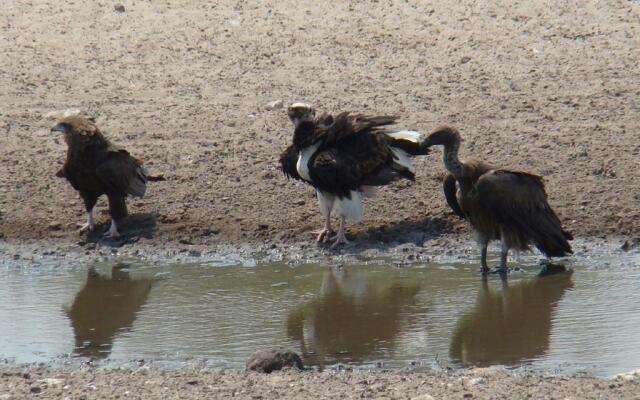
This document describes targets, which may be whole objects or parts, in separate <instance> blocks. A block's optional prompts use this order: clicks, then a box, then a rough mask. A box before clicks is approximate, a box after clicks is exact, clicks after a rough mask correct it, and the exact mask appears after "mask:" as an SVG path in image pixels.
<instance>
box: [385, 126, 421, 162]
mask: <svg viewBox="0 0 640 400" xmlns="http://www.w3.org/2000/svg"><path fill="white" fill-rule="evenodd" d="M385 135H386V137H387V141H388V142H389V145H390V146H391V147H395V148H399V149H402V150H403V151H405V152H406V153H407V154H409V155H411V156H421V155H426V154H428V153H429V150H428V149H427V148H426V147H425V146H423V145H422V140H420V132H417V131H396V132H385Z"/></svg>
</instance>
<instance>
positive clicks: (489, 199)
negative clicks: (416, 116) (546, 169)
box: [426, 127, 573, 277]
mask: <svg viewBox="0 0 640 400" xmlns="http://www.w3.org/2000/svg"><path fill="white" fill-rule="evenodd" d="M460 141H461V138H460V134H459V133H458V131H457V130H456V129H454V128H450V127H444V128H440V129H438V130H436V131H435V132H434V133H432V134H431V135H429V137H428V138H427V139H426V145H427V146H428V147H430V146H436V145H441V146H444V165H445V167H446V168H447V170H448V171H449V175H448V176H447V177H446V178H445V180H444V182H443V186H444V192H445V197H446V199H447V203H448V204H449V206H450V207H451V209H452V210H453V211H454V212H455V213H456V214H457V215H458V216H460V217H462V218H464V219H466V220H468V221H469V222H470V223H471V226H472V227H473V229H474V231H475V232H476V237H477V240H478V244H479V245H480V247H481V251H482V253H481V261H480V262H481V266H482V269H481V271H482V273H483V274H486V273H488V271H489V268H488V267H487V245H488V244H489V241H491V240H500V242H501V245H502V248H501V252H500V268H499V269H498V270H497V272H499V273H500V274H501V275H502V276H503V277H505V276H506V272H507V269H506V267H507V254H508V252H509V249H514V250H517V251H526V250H530V247H531V245H532V244H533V245H534V246H535V247H537V248H538V250H540V251H541V252H542V253H543V254H544V255H545V256H547V257H564V256H566V255H568V254H571V253H572V250H571V245H570V244H569V242H568V241H569V240H572V239H573V237H572V236H571V234H570V233H569V232H567V231H565V230H564V229H563V228H562V224H561V223H560V219H559V218H558V216H557V215H556V213H555V212H554V211H553V209H552V208H551V206H550V205H549V203H548V202H547V193H546V191H545V188H544V183H543V182H542V178H541V177H540V176H538V175H533V174H529V173H526V172H519V171H510V170H506V169H497V168H493V167H491V166H489V165H487V164H485V163H482V162H479V161H466V162H462V161H460V160H459V159H458V150H459V148H460Z"/></svg>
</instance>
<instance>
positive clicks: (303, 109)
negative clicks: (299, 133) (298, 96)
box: [287, 103, 316, 126]
mask: <svg viewBox="0 0 640 400" xmlns="http://www.w3.org/2000/svg"><path fill="white" fill-rule="evenodd" d="M287 115H288V116H289V119H290V120H291V122H293V125H295V126H298V125H299V124H300V123H301V122H303V121H313V119H314V118H315V116H316V110H314V108H313V107H311V105H309V104H306V103H293V104H291V105H290V106H289V107H288V108H287Z"/></svg>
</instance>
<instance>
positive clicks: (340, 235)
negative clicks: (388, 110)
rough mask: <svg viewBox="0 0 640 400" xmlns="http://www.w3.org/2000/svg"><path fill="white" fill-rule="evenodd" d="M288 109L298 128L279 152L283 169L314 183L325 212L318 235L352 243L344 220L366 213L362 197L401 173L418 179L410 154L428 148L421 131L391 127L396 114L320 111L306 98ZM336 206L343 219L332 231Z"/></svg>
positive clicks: (319, 238) (320, 238)
mask: <svg viewBox="0 0 640 400" xmlns="http://www.w3.org/2000/svg"><path fill="white" fill-rule="evenodd" d="M287 114H288V117H289V119H290V120H291V122H292V123H293V125H294V133H293V140H292V143H291V145H290V146H289V147H287V148H286V149H285V150H284V151H283V152H282V154H281V156H280V167H281V170H282V171H283V172H284V174H285V175H286V176H287V177H288V178H292V179H297V180H301V181H304V182H306V183H308V184H310V185H311V186H313V187H314V188H315V189H316V193H317V197H318V202H319V206H320V210H321V212H322V214H323V215H324V226H323V228H322V229H321V230H320V232H319V234H318V237H317V241H318V242H324V241H327V240H332V241H333V244H332V245H331V247H332V248H335V247H336V246H338V245H340V244H346V243H348V241H347V238H346V234H345V233H346V227H345V225H346V220H347V219H349V220H352V221H355V222H359V221H360V220H361V219H362V217H363V213H364V207H363V204H362V201H363V198H364V197H371V196H373V195H374V194H375V187H376V186H384V185H387V184H389V183H391V182H393V181H395V180H398V179H407V180H410V181H414V180H415V168H414V166H413V164H412V162H411V157H412V156H417V155H425V154H427V149H426V147H425V146H424V145H423V143H422V140H421V136H420V133H419V132H416V131H410V130H394V129H390V128H388V126H389V125H392V124H394V123H395V122H396V120H397V117H394V116H368V115H364V114H358V113H350V112H342V113H340V114H338V115H336V116H332V115H329V114H326V113H324V114H322V115H320V116H319V117H316V113H315V109H314V108H313V107H312V106H311V105H309V104H306V103H294V104H292V105H290V106H289V107H288V109H287ZM333 211H335V212H336V213H337V214H338V216H339V218H340V222H339V226H338V230H337V232H335V236H333V237H331V235H332V234H334V231H333V229H332V226H331V213H332V212H333Z"/></svg>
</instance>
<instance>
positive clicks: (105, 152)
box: [51, 116, 164, 238]
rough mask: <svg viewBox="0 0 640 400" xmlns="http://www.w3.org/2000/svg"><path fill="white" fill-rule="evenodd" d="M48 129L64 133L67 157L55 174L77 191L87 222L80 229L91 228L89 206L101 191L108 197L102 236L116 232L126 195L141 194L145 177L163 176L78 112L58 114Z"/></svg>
mask: <svg viewBox="0 0 640 400" xmlns="http://www.w3.org/2000/svg"><path fill="white" fill-rule="evenodd" d="M51 132H58V133H62V134H63V135H64V140H65V142H66V143H67V159H66V161H65V163H64V166H63V167H62V169H61V170H60V171H58V173H57V174H56V176H58V177H61V178H63V177H64V178H66V179H67V180H68V181H69V183H70V184H71V186H73V188H74V189H76V190H77V191H78V192H80V197H82V200H83V201H84V206H85V209H86V210H87V213H88V215H87V223H86V225H84V226H83V227H82V228H81V229H80V232H83V231H85V230H89V231H91V230H93V229H94V222H93V207H94V206H95V205H96V202H97V201H98V197H100V196H102V195H103V194H106V195H107V198H108V199H109V214H110V215H111V226H110V228H109V230H108V231H107V232H106V233H105V237H111V238H115V237H118V236H120V233H119V232H118V226H117V224H116V223H117V221H120V220H121V219H123V218H124V217H126V216H127V205H126V203H125V197H126V196H127V195H131V196H136V197H142V196H144V193H145V190H146V185H147V181H158V180H164V178H162V177H151V176H149V175H148V174H147V171H146V169H145V168H144V166H143V165H142V161H140V160H138V159H136V158H134V157H132V156H131V155H129V153H128V152H127V151H126V150H124V149H122V148H119V147H117V146H115V145H113V144H111V142H109V140H107V138H105V137H104V135H103V134H102V132H100V130H99V129H98V127H97V126H96V125H95V123H94V122H93V121H91V120H89V119H86V118H83V117H80V116H67V117H64V118H62V119H61V120H60V121H58V123H57V124H56V125H55V126H54V127H53V128H51Z"/></svg>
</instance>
